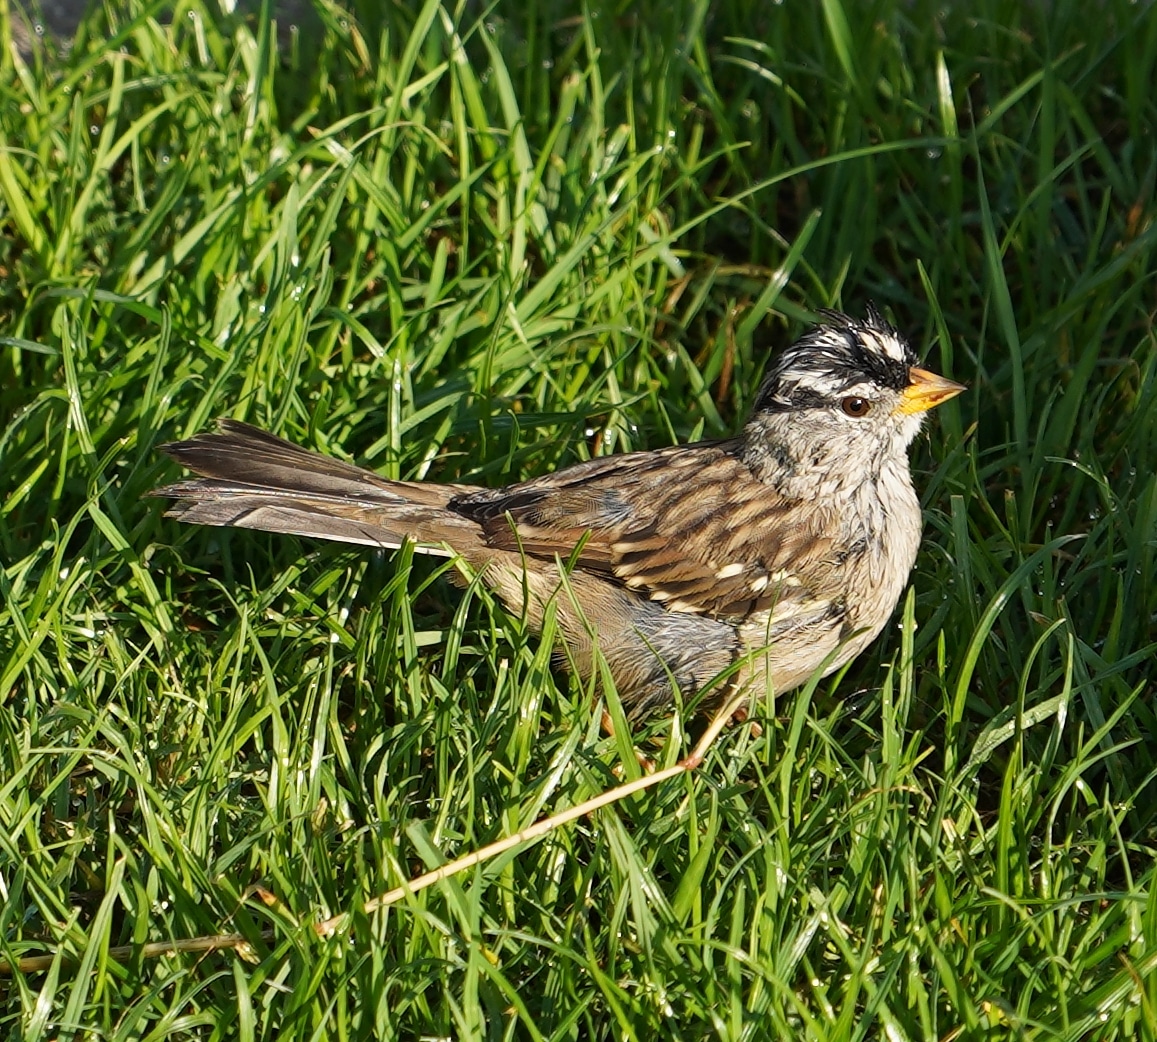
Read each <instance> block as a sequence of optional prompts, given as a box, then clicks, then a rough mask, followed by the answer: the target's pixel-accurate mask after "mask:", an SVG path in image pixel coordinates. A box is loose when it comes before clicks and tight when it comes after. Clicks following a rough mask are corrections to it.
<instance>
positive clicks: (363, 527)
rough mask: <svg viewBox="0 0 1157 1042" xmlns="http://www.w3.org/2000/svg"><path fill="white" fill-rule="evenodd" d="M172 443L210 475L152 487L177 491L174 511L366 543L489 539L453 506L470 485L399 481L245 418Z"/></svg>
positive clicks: (178, 455) (160, 492)
mask: <svg viewBox="0 0 1157 1042" xmlns="http://www.w3.org/2000/svg"><path fill="white" fill-rule="evenodd" d="M162 449H163V450H164V451H165V452H166V453H168V455H170V456H172V457H173V459H175V460H176V461H177V462H178V463H180V464H181V465H182V466H185V467H187V468H188V469H189V470H191V471H193V472H194V473H195V474H199V475H201V477H200V478H198V479H193V480H189V481H181V482H178V483H177V484H175V485H168V486H166V487H164V488H159V489H155V490H154V491H153V492H151V493H150V495H153V496H167V497H170V498H172V499H175V500H177V502H176V503H175V504H174V505H173V506H172V508H171V509H170V510H169V511H168V515H169V516H171V517H178V518H180V519H181V520H182V521H190V522H194V523H196V524H202V525H226V526H231V527H234V528H256V529H260V530H261V531H264V532H281V533H286V534H290V535H301V536H308V537H313V538H318V539H331V540H336V541H338V542H345V543H361V544H364V545H366V546H381V547H396V546H399V545H400V544H401V543H402V541H403V540H406V539H409V540H412V541H413V542H414V543H416V544H417V545H418V548H419V549H420V550H423V551H424V552H426V553H432V554H448V553H450V551H449V550H447V549H446V546H447V544H449V546H450V547H452V549H453V551H455V552H458V553H463V554H466V555H467V556H469V554H470V551H471V550H473V549H476V548H481V547H482V546H483V545H484V541H483V537H482V531H481V529H480V527H479V526H478V525H477V524H476V523H475V522H473V521H470V520H469V519H467V518H465V517H463V516H462V515H460V514H457V513H455V512H454V511H451V510H447V509H446V504H447V503H448V502H449V501H450V499H452V498H453V497H454V496H457V495H461V494H463V493H468V492H472V491H475V489H473V488H472V487H471V486H469V485H436V484H428V483H426V482H411V481H389V480H387V479H385V478H382V477H379V476H378V475H377V474H374V473H373V472H372V471H368V470H363V469H362V468H361V467H355V466H353V465H351V464H349V463H343V462H341V461H340V460H336V459H333V458H331V457H328V456H322V455H319V454H318V453H316V452H310V451H309V450H308V449H303V448H301V447H300V446H298V445H294V444H292V443H291V442H288V441H283V440H282V439H281V438H277V437H274V436H273V435H272V434H268V433H266V432H265V431H263V430H260V429H259V428H257V427H251V426H250V425H249V424H247V423H241V422H240V421H238V420H220V421H219V430H218V431H216V432H214V433H207V434H198V435H196V436H195V437H193V438H190V439H189V440H188V441H179V442H173V443H172V444H169V445H164V446H162Z"/></svg>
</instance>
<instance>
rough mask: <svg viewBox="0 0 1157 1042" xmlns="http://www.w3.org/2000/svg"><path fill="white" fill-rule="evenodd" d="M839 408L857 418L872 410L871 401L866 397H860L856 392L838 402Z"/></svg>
mask: <svg viewBox="0 0 1157 1042" xmlns="http://www.w3.org/2000/svg"><path fill="white" fill-rule="evenodd" d="M840 408H841V409H843V410H844V412H845V413H847V414H848V415H849V416H854V417H855V418H856V419H859V418H860V417H861V416H867V415H868V413H869V412H871V411H872V403H871V402H870V401H868V399H867V398H861V397H860V396H859V395H858V394H854V395H852V396H851V397H850V398H845V399H844V400H843V401H842V402H840Z"/></svg>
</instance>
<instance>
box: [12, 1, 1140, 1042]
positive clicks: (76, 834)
mask: <svg viewBox="0 0 1157 1042" xmlns="http://www.w3.org/2000/svg"><path fill="white" fill-rule="evenodd" d="M2 6H3V5H0V7H2ZM229 6H232V5H228V4H222V5H221V6H218V5H217V4H216V3H214V2H204V3H202V2H201V0H186V2H181V3H178V4H176V5H175V7H174V6H173V5H166V4H162V3H159V2H157V3H151V4H144V3H139V2H137V0H130V2H128V3H117V4H113V3H106V4H105V5H104V6H103V9H101V8H100V7H99V6H98V7H97V9H95V10H93V11H92V12H91V13H90V15H89V16H88V17H87V19H86V21H85V22H84V23H83V24H82V26H81V28H80V31H79V33H78V35H77V38H76V40H75V42H74V43H73V45H72V47H71V49H69V50H68V51H67V52H65V51H53V49H52V47H51V44H46V45H45V46H43V47H41V48H40V49H38V50H37V51H36V53H35V54H34V56H33V57H32V58H31V59H30V60H29V62H28V63H25V62H23V61H22V60H19V59H17V58H16V57H14V55H13V53H12V50H11V48H10V47H9V46H8V40H9V36H10V32H11V25H10V22H9V21H8V20H7V19H6V18H4V16H3V13H2V11H0V36H2V37H3V43H4V46H3V55H2V56H0V888H2V896H3V905H2V908H0V917H2V921H0V957H2V958H3V959H4V960H6V966H5V969H7V970H8V971H12V969H13V967H14V965H15V964H16V962H17V961H18V960H20V959H24V958H28V957H31V956H47V958H45V959H44V960H43V963H42V964H38V966H37V968H35V969H30V970H27V971H16V972H13V973H11V976H10V977H9V978H7V979H6V980H0V995H2V1001H3V1007H2V1012H0V1032H3V1033H6V1034H8V1035H10V1036H11V1037H13V1038H16V1037H20V1038H23V1039H28V1040H39V1039H46V1040H47V1039H72V1038H78V1039H79V1038H84V1039H98V1038H99V1039H118V1040H119V1039H125V1040H128V1039H139V1038H149V1039H161V1038H164V1039H186V1038H187V1039H226V1038H229V1039H231V1038H242V1039H254V1038H260V1039H271V1040H272V1039H276V1040H279V1042H280V1040H297V1039H300V1040H305V1039H323V1038H324V1039H358V1038H367V1037H379V1038H383V1039H398V1040H410V1039H419V1038H421V1039H443V1038H445V1039H483V1038H485V1039H495V1040H497V1039H560V1040H561V1039H574V1040H603V1039H606V1040H611V1039H615V1040H619V1039H639V1040H648V1042H650V1040H655V1039H741V1038H742V1039H750V1040H760V1039H774V1038H783V1039H793V1040H794V1039H821V1040H844V1039H877V1038H887V1039H889V1040H904V1039H929V1040H945V1042H947V1040H955V1039H1041V1040H1046V1039H1047V1040H1053V1039H1071V1040H1083V1039H1090V1040H1092V1039H1096V1040H1102V1039H1122V1040H1126V1039H1127V1040H1134V1039H1157V888H1155V886H1154V882H1155V880H1154V854H1155V851H1157V781H1155V779H1157V740H1155V738H1154V735H1155V733H1157V720H1155V717H1154V695H1155V694H1157V682H1155V677H1157V666H1155V657H1157V552H1155V551H1157V333H1155V330H1154V314H1155V312H1157V291H1155V288H1157V224H1155V217H1157V204H1155V202H1154V196H1155V179H1157V102H1155V100H1154V99H1155V92H1154V86H1153V85H1154V82H1157V10H1155V9H1154V7H1153V5H1152V4H1151V3H1148V2H1142V3H1129V2H1126V0H1103V2H1099V3H1096V4H1093V5H1090V4H1089V3H1087V2H1082V3H1076V2H1070V0H1054V2H1051V3H1038V4H1019V3H1010V2H1007V0H975V2H972V3H967V4H965V3H959V4H944V5H941V4H933V3H927V2H923V0H914V2H895V0H877V2H874V3H871V4H854V3H851V2H848V3H844V4H841V2H840V0H825V2H823V3H784V4H775V3H769V2H767V0H734V2H729V3H723V2H720V3H716V4H713V5H711V4H708V3H706V2H694V0H668V2H667V3H663V4H658V3H640V4H618V5H613V4H607V3H602V2H601V0H590V2H589V3H588V4H586V5H578V4H567V3H564V2H555V0H524V2H522V3H514V2H506V0H496V2H495V3H494V4H492V5H484V4H481V3H467V2H465V0H458V3H457V6H440V5H439V4H437V3H435V2H432V0H431V2H426V3H424V4H423V3H419V2H417V0H415V2H414V3H395V4H389V5H387V4H374V3H370V2H369V0H364V2H359V0H355V2H354V3H353V6H352V8H351V10H350V11H348V12H347V11H343V10H340V9H339V8H337V7H336V6H322V4H321V2H320V0H319V3H318V5H317V8H316V14H315V15H314V16H313V17H312V18H309V19H303V20H302V23H301V24H300V25H298V26H295V27H290V26H288V25H285V24H282V25H278V26H276V27H274V26H273V25H272V23H271V22H270V20H269V19H268V18H262V17H257V16H255V15H252V14H250V15H248V16H245V15H242V14H241V13H235V14H230V13H223V11H222V10H221V7H229ZM169 13H171V17H170V16H169ZM266 13H268V12H266ZM869 300H874V301H875V302H876V303H877V304H878V305H879V306H880V307H881V308H883V309H884V310H885V311H886V312H887V313H888V314H889V315H890V317H891V318H892V319H893V320H894V321H895V322H896V323H897V324H898V325H899V326H900V327H901V328H902V329H903V330H905V331H906V332H907V333H908V334H909V335H910V337H911V338H912V341H913V343H914V344H916V345H917V347H918V349H919V350H920V352H921V354H926V355H927V356H928V358H929V364H930V365H931V366H932V367H933V368H936V369H938V370H939V371H941V372H944V373H945V375H948V376H951V377H954V378H956V379H959V380H963V381H967V382H968V384H969V387H970V389H969V391H968V392H967V393H966V394H964V395H962V396H960V397H959V398H958V399H956V400H954V401H953V402H951V403H950V404H948V405H947V406H945V407H943V408H942V409H939V410H937V414H936V415H935V417H934V419H933V421H932V422H931V423H930V424H929V425H928V428H927V431H928V433H927V435H926V436H924V437H922V438H921V439H920V440H919V441H918V443H917V445H916V446H915V449H914V452H913V468H914V471H915V475H916V481H917V486H918V488H919V489H920V491H921V494H922V496H923V501H924V503H925V507H926V524H925V539H924V545H923V548H922V551H921V555H920V559H919V563H918V566H917V569H916V571H915V572H914V573H913V576H912V582H911V586H910V589H909V590H908V592H907V594H906V595H905V597H904V598H903V599H902V601H901V606H900V608H899V609H898V610H897V613H896V617H895V620H894V622H893V624H890V625H889V626H888V628H887V630H886V631H885V634H884V636H883V637H882V638H881V639H880V640H879V641H878V642H877V643H876V644H875V645H874V646H873V647H872V648H871V649H870V650H869V651H868V652H867V653H865V654H864V655H863V656H861V658H860V659H859V660H858V661H856V662H855V663H853V664H852V665H851V666H850V667H849V668H847V669H846V670H844V671H843V672H842V674H840V675H836V676H833V677H831V678H828V679H827V680H824V681H822V682H820V683H813V684H811V685H809V686H807V687H806V688H804V689H802V690H800V691H797V692H791V693H788V694H780V695H779V696H777V697H775V698H774V699H768V700H766V701H764V702H763V703H761V704H760V705H759V706H758V707H757V708H756V709H755V711H754V715H755V717H756V718H757V719H758V720H759V721H760V723H761V724H762V734H761V735H757V734H755V733H753V732H752V729H751V728H748V727H735V728H731V729H729V730H727V731H725V732H724V733H723V735H722V736H721V738H720V739H719V741H718V742H717V743H716V744H715V746H714V747H713V749H712V750H711V752H710V754H709V755H708V757H707V760H706V762H705V764H704V765H703V767H702V768H701V769H700V770H699V771H698V772H696V773H695V774H690V775H683V776H681V777H679V778H676V779H673V780H670V781H667V782H664V783H662V784H660V785H658V786H656V787H655V788H652V789H650V790H649V791H647V792H645V793H642V794H639V795H637V796H634V797H631V798H630V799H628V800H625V801H623V802H620V803H618V804H616V805H614V806H613V807H610V808H607V809H604V810H601V811H598V812H597V813H596V814H594V815H592V816H589V817H586V818H583V819H582V820H580V821H579V822H577V823H574V824H571V825H568V826H566V827H565V828H562V829H559V830H558V831H556V832H554V833H553V834H551V835H550V836H549V837H547V838H546V839H545V840H543V841H541V842H539V843H537V844H536V845H533V846H530V847H527V848H525V849H522V850H521V851H519V852H515V853H509V854H506V855H504V856H502V857H500V858H498V859H496V860H494V861H491V862H488V863H487V864H485V865H482V866H479V867H476V868H474V869H472V870H470V871H469V872H466V873H464V874H462V875H459V876H457V877H455V878H454V879H452V880H449V881H446V882H442V883H439V884H437V885H435V886H433V887H431V888H429V889H427V890H424V891H422V892H421V893H419V894H416V895H412V896H410V897H408V898H406V899H405V900H403V901H401V902H400V903H399V904H397V905H394V906H392V907H391V908H389V909H387V910H384V911H378V912H374V913H372V914H367V913H366V912H365V911H364V905H365V903H366V902H367V901H368V900H370V899H371V898H372V897H374V896H375V895H377V894H379V893H381V892H383V891H385V890H388V889H390V888H391V887H395V886H397V885H398V884H399V883H400V882H401V881H402V880H404V879H406V878H409V877H411V876H413V875H416V874H418V873H420V872H422V871H424V870H426V869H427V868H429V867H431V866H434V865H437V864H439V863H441V862H442V861H444V860H447V859H451V858H454V857H457V856H459V855H461V854H463V853H466V852H468V851H470V850H473V849H475V848H476V847H479V846H481V845H483V844H485V843H487V842H490V841H491V840H495V839H498V838H501V837H502V836H506V835H508V834H510V833H512V832H516V831H518V830H519V829H521V828H524V827H525V826H526V825H528V824H529V823H531V822H532V821H534V820H535V819H537V818H538V817H540V816H542V815H543V814H545V813H549V812H552V811H554V810H558V809H563V808H566V807H570V806H573V805H574V804H576V803H578V802H580V801H582V800H584V799H586V798H588V797H590V796H592V795H594V794H596V793H598V792H601V791H603V790H605V789H607V788H608V787H610V786H613V785H615V784H617V782H618V780H619V776H620V774H621V772H623V771H625V772H626V773H627V774H628V775H630V774H631V773H632V772H635V771H636V770H637V766H636V764H635V761H634V758H633V756H632V755H631V750H630V741H629V736H626V735H624V734H622V733H621V732H620V733H619V734H618V735H617V736H616V737H608V736H606V735H604V734H603V733H602V731H601V729H600V726H599V721H600V713H601V706H602V705H603V704H604V703H605V701H606V700H607V699H608V698H609V699H610V701H611V703H612V705H613V704H614V701H615V698H614V695H613V693H610V694H608V692H606V691H605V690H604V689H603V688H601V687H596V688H593V689H592V688H584V686H583V685H582V684H581V683H579V682H576V681H574V680H573V679H571V678H569V677H568V676H567V675H566V674H565V673H562V672H559V671H557V670H555V669H553V668H552V662H551V653H550V648H549V646H548V645H546V644H544V643H542V642H540V641H539V640H537V639H536V638H534V637H533V636H531V635H529V634H528V633H527V632H526V631H525V629H524V627H523V626H522V625H521V623H520V620H519V619H517V618H513V617H511V616H509V615H508V614H506V613H504V612H503V611H502V610H501V608H500V607H498V606H497V605H495V604H494V603H493V602H492V601H491V600H490V599H489V598H488V597H487V594H486V592H485V590H484V589H481V588H477V587H471V588H470V589H469V590H467V592H466V594H465V596H463V595H462V594H461V593H460V592H458V591H457V590H455V588H453V587H452V586H451V585H450V583H448V582H447V580H446V578H445V577H444V574H443V573H444V572H445V571H446V570H447V568H449V567H452V565H449V564H447V563H445V562H439V561H431V560H429V559H422V558H413V557H412V556H411V555H410V554H407V553H405V552H401V553H396V554H391V553H373V552H363V551H360V550H356V549H349V548H342V547H340V546H335V545H323V544H318V543H313V542H309V541H304V540H296V539H292V538H286V537H281V538H279V537H274V536H268V535H264V534H261V533H253V532H242V531H232V530H224V529H212V530H208V529H197V528H192V527H188V526H181V525H179V524H177V523H176V522H174V521H171V520H167V519H165V518H163V516H162V513H163V509H164V504H163V503H161V502H160V501H158V500H155V499H148V498H145V493H147V492H148V490H149V489H151V488H152V487H154V486H155V485H157V484H159V483H162V482H164V481H167V480H172V479H174V478H175V477H176V476H177V473H178V472H177V469H176V468H175V467H174V466H173V465H172V464H171V463H169V462H168V461H167V460H166V459H165V458H164V457H163V456H161V455H160V454H159V452H158V446H159V445H160V444H161V443H163V442H165V441H167V440H171V439H174V438H177V437H181V436H186V435H189V434H192V433H194V432H196V431H198V430H201V429H204V428H206V427H208V426H209V425H210V424H211V423H212V421H213V419H214V418H215V417H217V416H221V415H230V416H236V417H238V418H241V419H246V420H249V421H251V422H254V423H258V424H260V425H263V426H266V427H268V428H270V429H272V430H274V431H276V432H278V433H280V434H283V435H285V436H286V437H289V438H291V439H293V440H296V441H299V442H301V443H303V444H306V445H309V446H312V447H314V448H318V449H322V450H324V451H327V452H330V453H334V454H336V455H339V456H342V457H343V458H348V459H354V460H357V461H358V462H361V463H364V464H365V465H367V466H370V467H373V468H375V469H377V470H379V471H381V472H382V473H384V474H386V475H389V476H392V477H406V478H412V477H419V478H430V479H444V480H457V479H468V480H471V481H477V482H480V483H484V484H498V483H504V482H507V481H511V480H514V479H517V478H521V477H526V476H530V475H534V474H538V473H542V472H543V471H546V470H550V469H552V468H554V467H557V466H559V465H563V464H566V463H568V462H572V461H575V460H579V459H584V458H587V457H589V456H592V455H598V454H604V453H609V452H618V451H623V450H626V449H635V448H643V447H652V448H655V447H659V446H663V445H668V444H671V443H673V442H676V441H686V440H691V439H695V438H700V437H716V436H721V435H724V434H727V433H729V432H731V431H733V430H735V429H736V426H737V425H738V424H739V423H741V422H742V418H743V416H744V413H745V410H746V408H747V407H748V406H749V404H750V402H751V400H752V398H753V396H754V393H755V390H756V387H757V385H758V382H759V376H760V373H761V371H762V368H763V366H764V363H765V361H766V359H767V358H768V356H769V354H770V353H771V352H772V351H773V350H774V349H775V348H777V347H780V346H783V345H785V344H786V343H788V342H789V341H790V340H791V339H793V338H794V337H795V336H796V335H798V334H799V332H801V331H802V330H803V329H804V328H805V327H806V325H807V324H808V322H809V320H810V317H811V316H812V315H814V311H815V309H816V308H819V307H832V306H838V307H841V308H844V309H847V310H849V311H851V312H853V313H862V309H863V307H864V305H865V303H866V302H867V301H869ZM702 726H703V721H702V720H701V719H699V718H696V717H694V716H692V715H691V714H684V715H683V718H682V719H680V718H679V717H678V716H676V717H674V718H673V717H661V716H660V717H655V718H653V719H651V720H650V721H648V722H647V724H646V725H645V727H644V728H642V729H641V730H639V731H638V732H637V733H636V734H635V736H634V738H635V740H636V742H638V743H640V744H643V745H644V746H645V747H646V748H648V749H649V750H650V751H651V752H652V754H653V755H654V756H655V757H656V758H657V759H658V761H659V762H660V764H671V763H674V762H675V761H677V760H678V759H679V757H681V756H682V755H684V754H685V753H686V751H687V749H688V748H689V747H690V745H691V744H692V743H693V742H694V740H695V737H696V734H697V733H698V731H699V730H700V729H701V728H702ZM256 887H260V888H261V889H255V888H256ZM342 912H349V913H351V914H350V917H349V923H348V927H347V928H345V929H343V930H342V931H339V933H338V934H337V935H335V936H333V937H330V938H319V937H318V936H317V934H316V932H315V931H314V929H313V924H315V923H317V922H318V921H319V920H321V919H323V918H325V917H328V916H332V915H336V914H338V913H342ZM221 933H239V934H241V935H243V937H244V938H245V939H246V941H247V944H246V946H244V947H242V948H240V949H229V950H222V951H214V952H208V953H206V952H196V951H187V952H181V953H177V954H167V955H164V956H161V957H152V955H151V953H150V952H149V951H148V950H147V949H146V948H145V947H144V946H145V945H146V944H148V943H150V942H168V941H176V940H180V939H184V938H193V937H199V936H204V935H213V934H221ZM122 946H127V954H123V953H118V952H116V951H113V949H116V948H118V947H122ZM114 956H119V957H114Z"/></svg>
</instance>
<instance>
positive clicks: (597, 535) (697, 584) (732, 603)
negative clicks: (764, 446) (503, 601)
mask: <svg viewBox="0 0 1157 1042" xmlns="http://www.w3.org/2000/svg"><path fill="white" fill-rule="evenodd" d="M449 506H450V509H451V510H455V511H458V512H461V513H463V514H465V515H466V516H467V517H469V518H471V519H472V520H474V521H477V522H478V523H479V524H481V525H482V527H483V531H484V533H485V537H486V539H487V542H488V543H489V544H490V545H491V546H496V547H502V548H504V549H512V550H513V549H519V548H521V549H522V550H523V551H524V552H525V553H528V554H532V555H535V556H542V557H553V556H555V555H558V556H559V557H562V558H564V559H565V558H567V557H569V556H570V555H571V554H572V553H573V552H574V550H575V547H576V546H578V545H579V544H580V542H582V541H583V539H584V538H585V540H586V541H585V543H583V544H582V550H581V553H580V557H579V560H580V563H581V565H582V567H584V568H586V569H589V570H594V571H602V572H606V573H607V574H608V575H611V576H614V577H615V578H616V579H617V580H619V581H620V582H621V583H623V584H624V585H625V586H627V587H629V588H630V589H633V590H636V591H638V592H639V593H640V594H642V595H643V596H646V597H649V598H650V599H652V600H655V601H659V602H661V603H663V604H664V605H665V607H667V608H669V609H670V610H671V611H679V612H693V613H702V614H708V615H713V616H724V617H742V616H745V615H748V614H750V613H751V612H753V611H758V610H762V609H764V608H768V607H771V606H772V605H783V604H784V603H785V601H795V600H800V599H805V598H806V597H807V596H808V594H809V590H808V586H809V585H810V584H808V583H807V582H806V578H805V577H802V576H801V575H799V574H798V573H797V572H792V571H789V570H788V569H787V563H788V562H789V561H799V560H811V561H814V560H816V558H817V557H823V556H824V555H825V552H826V550H827V548H828V546H829V545H830V535H829V534H828V533H827V532H826V531H825V530H824V529H825V527H826V526H825V525H824V524H823V522H824V520H825V519H824V518H821V517H818V516H817V514H816V512H815V511H813V510H801V509H800V507H801V505H800V504H799V503H796V502H794V501H790V500H785V499H783V498H781V497H780V496H778V495H777V494H776V493H775V491H774V490H773V489H772V488H771V487H770V486H769V485H767V484H765V483H764V482H761V481H758V480H757V479H756V478H755V477H754V476H753V475H752V473H751V471H750V469H749V468H748V467H747V466H746V464H744V462H743V461H742V460H741V459H740V458H739V457H738V454H737V452H736V443H734V442H720V443H717V444H714V445H695V446H689V447H679V448H673V449H667V450H663V451H661V452H651V453H629V454H626V455H622V456H608V457H605V458H602V459H599V460H592V461H590V462H589V463H584V464H580V465H579V466H577V467H570V468H567V469H566V470H563V471H560V472H556V473H555V474H550V475H545V476H544V477H542V478H536V479H534V480H532V481H528V482H525V483H523V484H521V485H514V486H511V487H510V488H507V489H504V490H501V491H494V492H488V493H483V494H481V495H476V496H469V497H462V498H459V499H456V500H452V501H451V502H450V504H449Z"/></svg>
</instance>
